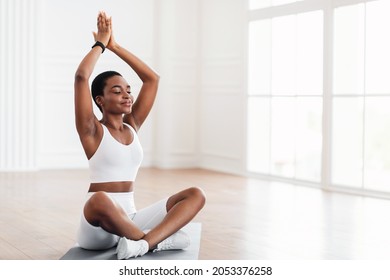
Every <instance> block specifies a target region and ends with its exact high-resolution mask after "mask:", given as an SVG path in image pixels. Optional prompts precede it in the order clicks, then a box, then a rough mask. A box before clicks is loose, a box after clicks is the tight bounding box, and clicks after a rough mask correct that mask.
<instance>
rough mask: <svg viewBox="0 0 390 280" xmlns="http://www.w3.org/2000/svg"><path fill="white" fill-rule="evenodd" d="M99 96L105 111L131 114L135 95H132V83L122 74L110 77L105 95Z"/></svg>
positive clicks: (104, 91) (105, 88)
mask: <svg viewBox="0 0 390 280" xmlns="http://www.w3.org/2000/svg"><path fill="white" fill-rule="evenodd" d="M98 98H99V100H98V102H99V103H100V104H101V107H102V108H103V112H107V113H112V114H130V113H131V111H132V107H133V102H134V97H133V96H132V95H131V91H130V85H129V84H128V83H127V82H126V80H125V79H124V78H123V77H121V76H113V77H111V78H108V79H107V80H106V86H105V87H104V90H103V96H98Z"/></svg>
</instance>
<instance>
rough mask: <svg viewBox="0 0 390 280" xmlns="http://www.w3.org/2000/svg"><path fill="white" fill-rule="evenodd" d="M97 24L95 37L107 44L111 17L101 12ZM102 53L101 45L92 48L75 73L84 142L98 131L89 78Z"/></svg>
mask: <svg viewBox="0 0 390 280" xmlns="http://www.w3.org/2000/svg"><path fill="white" fill-rule="evenodd" d="M97 26H98V33H97V34H95V39H96V40H97V41H100V42H102V43H103V44H104V45H105V46H106V45H107V44H108V41H109V39H110V36H111V18H107V16H106V15H105V13H103V12H100V13H99V15H98V23H97ZM101 53H102V48H101V47H99V46H96V47H94V48H92V49H91V50H90V51H89V53H88V54H87V55H86V56H85V57H84V59H83V60H82V61H81V63H80V65H79V67H78V68H77V71H76V74H75V81H74V92H75V117H76V129H77V132H78V134H79V136H80V138H81V141H82V142H84V140H87V139H86V138H89V137H88V136H93V135H94V134H95V132H96V122H97V118H96V117H95V115H94V113H93V105H92V99H91V90H90V87H89V78H90V77H91V74H92V72H93V70H94V68H95V65H96V62H97V61H98V59H99V57H100V55H101ZM83 145H84V143H83ZM84 148H85V147H84Z"/></svg>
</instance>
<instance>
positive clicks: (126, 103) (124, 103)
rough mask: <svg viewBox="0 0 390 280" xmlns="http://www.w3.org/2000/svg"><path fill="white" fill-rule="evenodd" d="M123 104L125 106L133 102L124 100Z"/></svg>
mask: <svg viewBox="0 0 390 280" xmlns="http://www.w3.org/2000/svg"><path fill="white" fill-rule="evenodd" d="M121 104H122V105H124V106H131V105H132V103H131V102H130V101H126V102H122V103H121Z"/></svg>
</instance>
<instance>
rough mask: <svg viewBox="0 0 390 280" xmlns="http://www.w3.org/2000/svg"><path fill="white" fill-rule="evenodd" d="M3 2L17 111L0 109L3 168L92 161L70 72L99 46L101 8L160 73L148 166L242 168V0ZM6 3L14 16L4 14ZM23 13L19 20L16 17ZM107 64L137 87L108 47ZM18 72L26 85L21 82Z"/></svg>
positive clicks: (7, 86) (4, 100) (7, 76)
mask: <svg viewBox="0 0 390 280" xmlns="http://www.w3.org/2000/svg"><path fill="white" fill-rule="evenodd" d="M0 3H1V4H0V8H1V15H2V17H1V36H2V37H1V39H2V40H1V42H0V46H1V61H6V64H5V65H4V64H3V63H1V65H2V66H1V68H0V69H1V75H0V77H1V79H2V80H1V81H2V82H1V85H0V102H1V104H0V105H1V106H2V107H1V108H5V107H7V108H8V104H13V105H12V106H13V107H12V108H14V109H15V110H9V111H6V113H4V111H3V110H1V112H0V113H1V126H0V133H1V134H0V141H1V142H0V158H1V161H0V171H1V170H24V169H46V168H80V167H82V168H83V167H86V166H87V161H86V159H85V157H84V154H83V151H82V149H81V145H80V143H79V139H78V136H77V134H76V130H75V126H74V111H73V77H74V72H75V70H76V68H77V66H78V63H79V62H80V60H81V59H82V57H83V56H84V55H85V54H86V53H87V52H88V50H89V49H90V46H91V45H92V43H93V37H92V30H95V23H96V14H97V12H98V11H99V10H106V11H107V13H108V14H110V15H112V16H113V21H114V32H115V35H116V38H117V40H118V41H119V42H121V43H122V44H123V45H124V46H126V47H128V48H129V49H130V50H131V51H133V52H134V53H135V54H136V55H138V56H139V57H140V58H142V59H143V60H145V61H146V62H147V63H148V64H149V65H151V66H152V67H153V68H155V69H156V70H157V71H158V72H159V73H160V75H161V84H160V89H159V95H158V98H157V100H156V105H155V107H154V109H153V111H152V114H151V116H150V118H149V119H148V121H147V122H146V123H145V126H144V127H143V128H142V129H141V131H140V137H141V141H142V142H143V146H144V151H145V161H144V165H154V166H158V167H163V168H171V167H204V168H211V169H216V170H221V171H228V172H234V173H240V172H241V171H242V170H243V162H244V154H245V125H244V124H245V104H244V103H245V82H246V78H245V48H244V46H245V45H246V43H245V37H246V34H245V32H246V31H245V30H246V19H245V15H246V12H245V6H246V4H245V3H246V1H241V0H208V1H205V0H185V1H183V0H164V1H163V2H162V1H159V0H147V1H146V0H143V1H137V0H131V1H129V0H115V1H103V0H99V1H96V0H83V1H76V0H71V1H60V0H34V1H31V0H16V1H15V0H1V2H0ZM9 9H11V10H12V11H13V12H14V14H15V15H16V18H15V17H13V16H5V15H6V14H7V15H8V13H7V11H8V10H9ZM26 15H28V16H26ZM20 18H23V21H21V22H22V24H14V23H16V21H17V19H20ZM6 28H10V30H8V29H7V30H8V32H3V31H4V29H6ZM13 32H15V34H20V35H18V36H15V37H12V34H13ZM26 34H30V35H28V36H27V37H26V36H24V35H26ZM32 34H35V35H32ZM10 37H12V39H13V40H12V42H9V40H8V39H9V38H10ZM18 46H26V47H20V48H18ZM14 61H17V62H18V63H19V64H16V65H17V66H15V64H14ZM107 69H113V70H118V71H119V72H121V73H122V74H124V76H125V78H127V79H128V80H129V82H130V84H132V85H133V87H135V88H136V89H137V88H139V86H140V81H139V80H138V78H137V77H136V76H135V75H134V73H132V72H129V71H128V68H127V66H126V65H124V63H123V62H121V61H120V60H119V59H117V58H116V57H114V56H113V55H112V54H110V53H109V51H108V52H105V53H104V55H103V56H102V58H101V60H100V61H99V62H98V65H97V69H96V74H97V73H99V72H101V71H104V70H107ZM10 70H12V71H10ZM19 78H21V79H22V80H24V81H28V82H27V83H16V85H15V82H16V81H18V80H19ZM4 81H5V83H4ZM15 91H16V92H17V94H16V93H15ZM10 92H11V93H12V95H10V94H9V93H10ZM19 101H20V102H19ZM25 101H26V102H25ZM5 104H7V106H5ZM19 112H22V113H21V114H19ZM13 127H18V129H14V128H13ZM25 127H28V129H27V130H25V129H24V128H25ZM5 135H6V136H5ZM17 139H24V140H25V141H20V140H17ZM18 141H19V142H18ZM27 155H28V158H27Z"/></svg>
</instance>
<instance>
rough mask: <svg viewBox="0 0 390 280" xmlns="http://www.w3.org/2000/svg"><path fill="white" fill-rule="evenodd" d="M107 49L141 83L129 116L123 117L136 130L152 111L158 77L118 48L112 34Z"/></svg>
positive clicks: (131, 55) (151, 70) (128, 52)
mask: <svg viewBox="0 0 390 280" xmlns="http://www.w3.org/2000/svg"><path fill="white" fill-rule="evenodd" d="M107 48H108V49H109V50H111V51H112V52H113V53H115V54H116V55H117V56H119V57H120V58H121V59H122V60H123V61H125V62H126V63H127V64H128V65H129V66H130V67H131V68H132V69H133V70H134V72H135V73H136V74H137V75H138V77H139V78H140V79H141V81H142V83H143V84H142V87H141V90H140V92H139V94H138V97H137V100H136V101H135V103H134V105H133V110H132V112H131V114H128V115H125V116H124V118H123V121H124V122H126V123H129V124H134V125H135V126H136V127H135V129H136V130H138V129H139V128H140V127H141V125H142V124H143V123H144V121H145V119H146V117H147V116H148V115H149V112H150V110H151V109H152V106H153V103H154V100H155V98H156V94H157V89H158V83H159V79H160V77H159V75H158V74H157V73H156V72H155V71H154V70H153V69H151V68H150V67H149V66H148V65H146V63H144V62H143V61H142V60H140V59H139V58H138V57H136V56H135V55H134V54H132V53H131V52H130V51H128V50H126V49H125V48H123V47H122V46H120V45H119V44H118V43H117V42H116V41H115V40H114V36H113V34H111V38H110V41H109V43H108V45H107Z"/></svg>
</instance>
